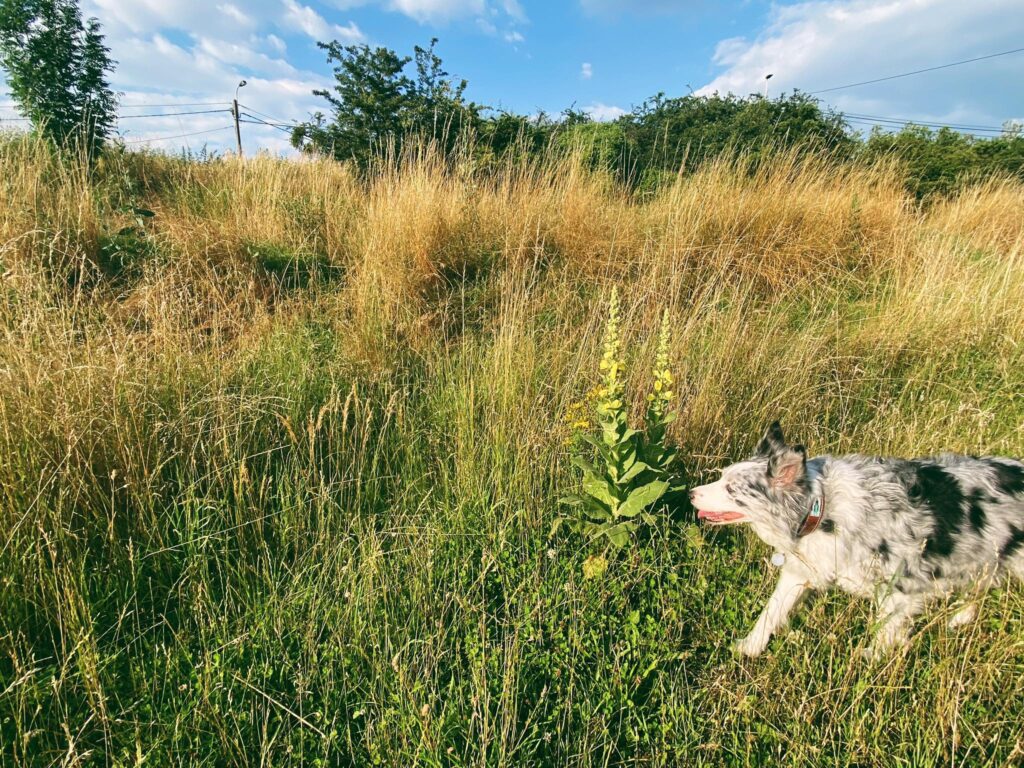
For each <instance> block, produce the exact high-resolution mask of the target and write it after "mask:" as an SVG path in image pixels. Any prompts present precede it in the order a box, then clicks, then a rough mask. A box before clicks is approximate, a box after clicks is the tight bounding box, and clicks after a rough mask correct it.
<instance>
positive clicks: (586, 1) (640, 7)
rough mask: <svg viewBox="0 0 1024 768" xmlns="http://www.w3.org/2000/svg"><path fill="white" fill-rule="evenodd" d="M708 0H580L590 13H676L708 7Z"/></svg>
mask: <svg viewBox="0 0 1024 768" xmlns="http://www.w3.org/2000/svg"><path fill="white" fill-rule="evenodd" d="M706 5H707V3H706V0H580V6H581V7H582V8H583V10H584V11H587V12H588V13H600V14H618V13H624V12H629V13H646V14H652V13H674V12H678V11H688V10H693V9H695V8H698V9H699V8H702V7H704V6H706Z"/></svg>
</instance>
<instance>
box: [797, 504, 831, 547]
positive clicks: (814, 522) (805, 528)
mask: <svg viewBox="0 0 1024 768" xmlns="http://www.w3.org/2000/svg"><path fill="white" fill-rule="evenodd" d="M824 517H825V494H823V493H821V494H818V495H817V496H815V497H814V502H813V503H812V504H811V508H810V510H809V511H808V512H807V517H805V518H804V521H803V523H801V524H800V530H799V532H798V533H797V538H799V539H802V538H803V537H804V536H807V535H809V534H812V533H814V532H815V531H816V530H818V526H819V525H820V524H821V521H822V520H823V519H824Z"/></svg>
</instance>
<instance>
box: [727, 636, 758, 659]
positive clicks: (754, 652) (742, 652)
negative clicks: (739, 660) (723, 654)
mask: <svg viewBox="0 0 1024 768" xmlns="http://www.w3.org/2000/svg"><path fill="white" fill-rule="evenodd" d="M732 650H733V653H735V654H736V655H737V656H746V657H747V658H748V659H756V658H757V657H758V656H760V655H761V653H762V652H763V651H764V643H759V642H756V641H754V640H751V639H750V637H744V638H741V639H739V640H737V641H736V642H734V643H733V644H732Z"/></svg>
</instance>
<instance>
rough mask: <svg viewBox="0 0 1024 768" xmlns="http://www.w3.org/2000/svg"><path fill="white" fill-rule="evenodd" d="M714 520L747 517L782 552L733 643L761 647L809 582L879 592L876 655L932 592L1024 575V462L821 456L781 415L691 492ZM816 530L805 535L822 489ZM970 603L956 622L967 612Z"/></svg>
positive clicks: (969, 615) (971, 612)
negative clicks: (752, 618) (775, 577)
mask: <svg viewBox="0 0 1024 768" xmlns="http://www.w3.org/2000/svg"><path fill="white" fill-rule="evenodd" d="M690 496H691V499H692V501H693V505H694V507H695V508H696V509H697V510H698V517H699V518H701V519H703V520H705V521H706V522H709V523H711V524H717V525H723V524H728V523H747V524H749V525H750V527H751V528H752V529H753V531H754V533H756V534H757V535H758V537H759V538H761V539H762V540H763V541H764V542H765V543H766V544H768V545H769V546H771V547H774V548H775V549H776V551H777V552H778V553H780V554H781V555H782V558H779V557H778V556H776V562H778V561H779V560H782V559H783V558H784V562H783V564H782V566H781V573H780V576H779V582H778V585H777V586H776V587H775V591H774V592H773V593H772V596H771V597H770V598H769V599H768V603H767V605H765V607H764V610H763V611H762V612H761V615H760V617H759V618H758V620H757V623H756V624H754V627H753V629H752V630H751V631H750V634H748V635H747V636H746V637H745V638H743V639H742V640H740V641H738V642H737V644H736V650H737V651H739V652H740V653H742V654H745V655H747V656H757V655H759V654H760V653H761V652H762V651H764V649H765V647H766V646H767V644H768V641H769V639H770V638H771V636H772V634H774V633H775V632H776V631H778V630H779V629H780V628H781V627H783V626H785V624H786V622H787V620H788V617H789V613H790V611H791V610H792V609H793V607H794V606H795V605H796V604H797V603H798V602H799V601H800V599H801V598H802V597H803V596H804V595H805V594H806V593H807V591H808V590H822V589H827V588H829V587H838V588H839V589H842V590H844V591H846V592H849V593H850V594H853V595H857V596H860V597H868V598H874V599H875V600H877V602H878V607H879V619H878V621H879V624H878V626H879V628H878V631H877V633H876V635H875V638H874V641H873V643H872V646H871V648H870V649H869V651H868V653H869V655H873V654H877V653H879V652H884V651H886V650H887V649H890V648H892V647H894V646H900V645H903V644H904V643H905V642H906V640H907V638H908V635H909V632H910V629H911V626H912V623H913V619H914V617H915V616H917V615H918V614H919V613H921V611H922V610H923V609H924V607H925V605H926V604H927V603H928V602H929V601H930V600H931V599H933V598H938V597H943V596H946V595H950V594H952V593H954V592H956V591H958V590H963V589H965V588H967V587H975V588H977V589H987V588H989V587H991V586H993V585H995V584H996V583H998V582H999V581H1000V580H1001V579H1002V578H1003V577H1004V576H1005V575H1007V574H1014V575H1016V576H1017V577H1018V578H1024V464H1022V463H1021V462H1019V461H1015V460H1013V459H1005V458H974V457H969V456H955V455H943V456H937V457H933V458H926V459H909V460H908V459H889V458H877V457H870V456H859V455H851V456H841V457H833V456H819V457H817V458H813V459H808V458H807V454H806V451H805V450H804V447H803V446H801V445H795V446H790V445H788V444H787V443H786V441H785V438H784V437H783V434H782V429H781V428H780V427H779V424H778V422H775V423H774V424H772V425H771V427H769V429H768V431H767V433H766V434H765V436H764V438H763V439H762V440H761V443H760V445H759V446H758V448H757V452H756V454H755V455H754V456H753V457H752V458H750V459H748V460H746V461H741V462H739V463H737V464H733V465H732V466H729V467H727V468H725V469H724V470H723V471H722V477H721V479H720V480H718V481H717V482H714V483H711V484H709V485H702V486H700V487H699V488H695V489H694V490H693V491H692V492H691V494H690ZM816 498H817V499H819V500H820V501H822V502H823V505H824V516H823V518H822V521H821V523H820V525H819V526H818V527H817V529H816V530H814V531H813V532H811V533H809V534H807V535H806V536H803V537H801V536H799V532H800V530H801V526H802V523H803V521H804V520H805V518H806V517H807V514H808V511H809V510H810V509H811V506H812V504H813V503H814V500H815V499H816ZM976 613H977V610H976V607H975V606H974V605H973V604H968V605H967V607H965V608H964V609H963V610H961V611H960V612H958V613H957V614H956V615H954V616H953V618H952V619H951V620H950V626H954V627H955V626H960V625H963V624H967V623H969V622H971V621H972V620H973V619H974V617H975V615H976Z"/></svg>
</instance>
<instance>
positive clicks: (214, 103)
mask: <svg viewBox="0 0 1024 768" xmlns="http://www.w3.org/2000/svg"><path fill="white" fill-rule="evenodd" d="M227 103H228V102H226V101H195V102H191V103H189V102H181V103H179V104H118V106H119V107H129V108H132V109H135V108H140V107H154V108H155V107H223V106H224V105H225V104H227Z"/></svg>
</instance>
